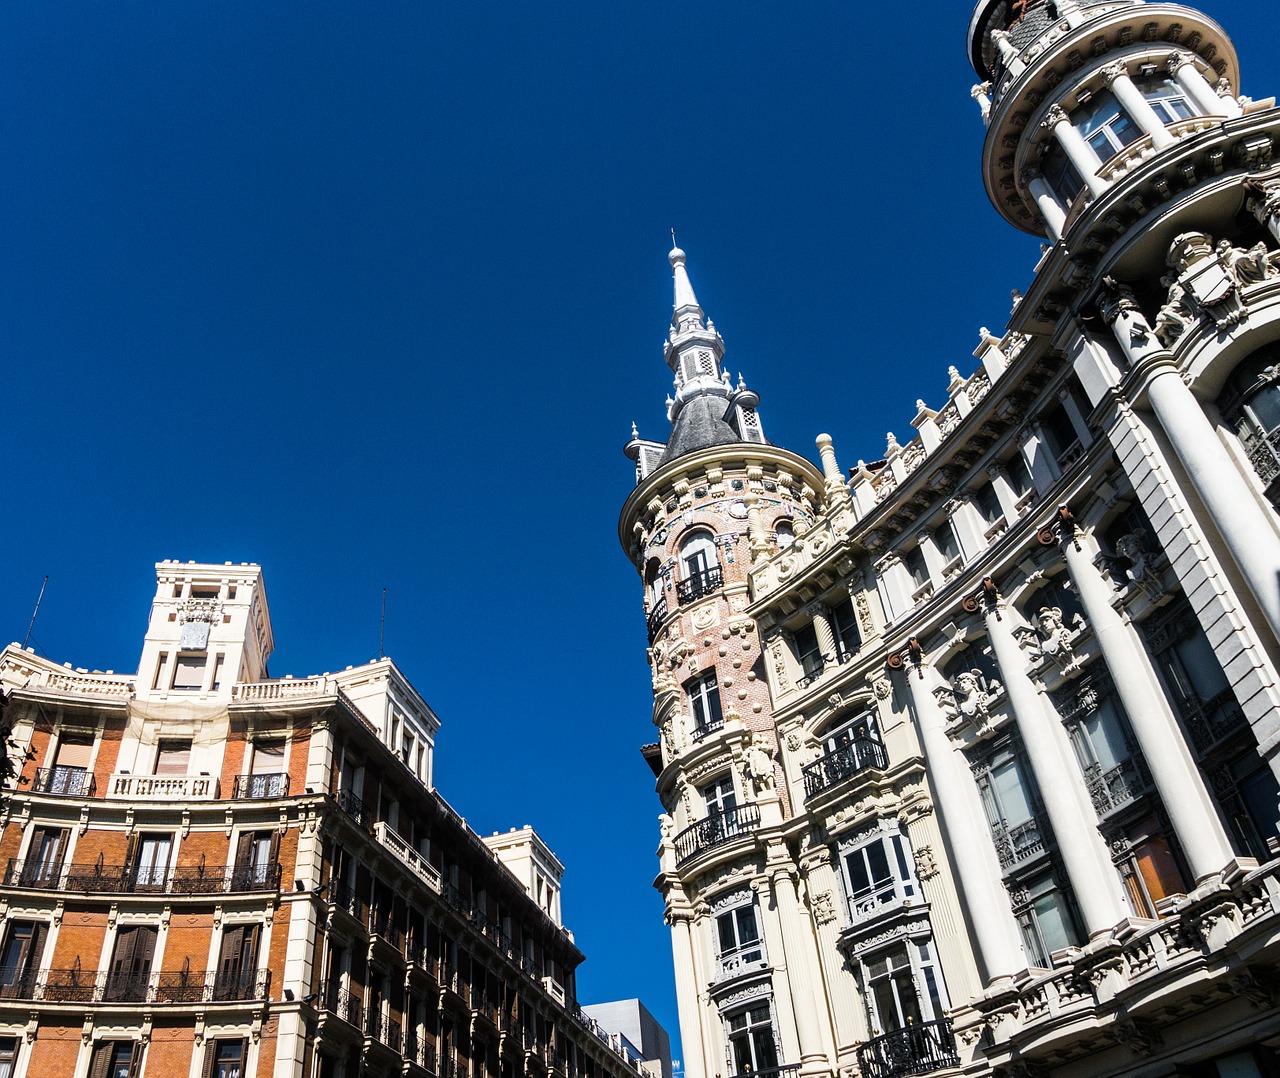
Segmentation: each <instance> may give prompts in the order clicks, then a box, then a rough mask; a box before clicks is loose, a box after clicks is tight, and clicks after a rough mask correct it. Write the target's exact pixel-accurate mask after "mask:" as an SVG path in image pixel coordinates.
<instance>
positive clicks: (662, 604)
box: [644, 595, 667, 643]
mask: <svg viewBox="0 0 1280 1078" xmlns="http://www.w3.org/2000/svg"><path fill="white" fill-rule="evenodd" d="M666 620H667V597H666V596H665V595H664V596H662V598H660V599H659V600H658V601H657V602H655V603H654V604H653V607H652V609H650V610H649V612H648V613H647V614H645V616H644V624H645V628H646V629H648V630H649V642H650V643H653V638H654V637H655V636H657V635H658V630H659V629H660V628H661V627H662V623H663V622H664V621H666Z"/></svg>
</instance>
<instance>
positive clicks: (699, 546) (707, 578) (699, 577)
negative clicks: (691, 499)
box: [679, 531, 723, 603]
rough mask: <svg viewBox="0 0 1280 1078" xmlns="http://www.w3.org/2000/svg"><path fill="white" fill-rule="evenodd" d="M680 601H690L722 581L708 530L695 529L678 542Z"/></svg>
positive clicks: (714, 545) (716, 586) (709, 590)
mask: <svg viewBox="0 0 1280 1078" xmlns="http://www.w3.org/2000/svg"><path fill="white" fill-rule="evenodd" d="M680 577H681V580H680V585H679V593H680V601H681V602H682V603H690V602H693V600H695V599H700V598H701V597H702V596H704V595H707V594H708V593H710V592H713V591H715V590H716V589H717V588H718V587H720V585H721V583H722V582H723V576H722V574H721V572H720V563H719V560H718V559H717V558H716V544H715V539H714V538H712V535H711V533H710V532H706V531H696V532H692V533H690V534H689V535H688V536H686V537H685V539H684V541H683V542H682V543H681V544H680Z"/></svg>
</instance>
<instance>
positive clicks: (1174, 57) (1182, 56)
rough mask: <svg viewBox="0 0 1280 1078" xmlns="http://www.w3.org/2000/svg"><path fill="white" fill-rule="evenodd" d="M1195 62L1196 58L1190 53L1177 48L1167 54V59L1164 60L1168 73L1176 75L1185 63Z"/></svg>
mask: <svg viewBox="0 0 1280 1078" xmlns="http://www.w3.org/2000/svg"><path fill="white" fill-rule="evenodd" d="M1195 62H1196V58H1195V57H1194V56H1192V55H1191V53H1189V52H1183V51H1181V50H1179V51H1177V52H1174V53H1170V54H1169V59H1167V60H1166V61H1165V62H1164V66H1165V70H1166V71H1168V72H1169V74H1170V75H1176V74H1177V73H1178V72H1179V71H1180V70H1182V68H1184V67H1186V66H1187V64H1194V63H1195Z"/></svg>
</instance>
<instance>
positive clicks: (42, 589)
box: [22, 573, 49, 648]
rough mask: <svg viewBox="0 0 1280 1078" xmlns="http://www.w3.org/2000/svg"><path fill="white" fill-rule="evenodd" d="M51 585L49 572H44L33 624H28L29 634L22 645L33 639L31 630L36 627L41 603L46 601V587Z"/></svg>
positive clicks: (32, 613) (33, 613)
mask: <svg viewBox="0 0 1280 1078" xmlns="http://www.w3.org/2000/svg"><path fill="white" fill-rule="evenodd" d="M48 586H49V574H48V573H45V574H44V583H42V584H41V585H40V594H39V595H38V596H37V597H36V608H35V609H34V610H33V611H31V624H30V625H28V626H27V635H26V636H24V637H23V638H22V646H23V647H24V648H25V647H26V646H27V641H28V640H30V639H31V630H32V629H34V628H35V627H36V615H37V614H39V613H40V604H41V603H42V602H43V601H44V589H45V588H47V587H48Z"/></svg>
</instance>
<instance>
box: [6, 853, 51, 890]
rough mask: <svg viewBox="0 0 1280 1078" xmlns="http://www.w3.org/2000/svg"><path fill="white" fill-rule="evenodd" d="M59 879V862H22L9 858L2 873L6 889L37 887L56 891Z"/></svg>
mask: <svg viewBox="0 0 1280 1078" xmlns="http://www.w3.org/2000/svg"><path fill="white" fill-rule="evenodd" d="M61 879H62V862H61V861H47V860H26V861H22V860H19V859H18V858H16V857H10V858H9V865H8V867H7V868H6V869H5V873H4V885H5V886H6V887H39V888H41V889H42V890H56V889H57V888H58V886H59V881H60V880H61Z"/></svg>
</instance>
